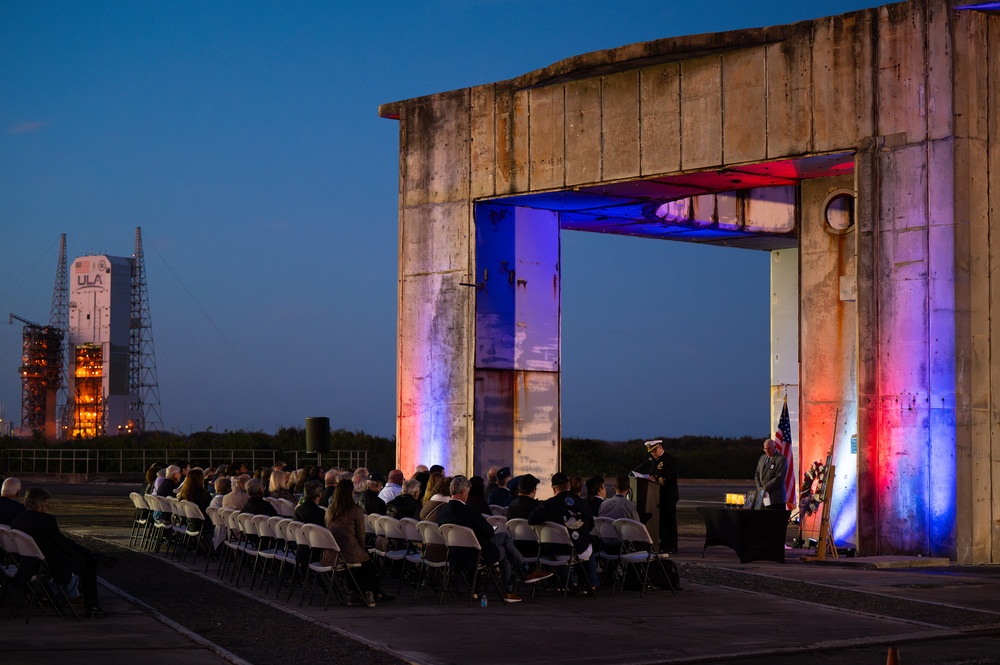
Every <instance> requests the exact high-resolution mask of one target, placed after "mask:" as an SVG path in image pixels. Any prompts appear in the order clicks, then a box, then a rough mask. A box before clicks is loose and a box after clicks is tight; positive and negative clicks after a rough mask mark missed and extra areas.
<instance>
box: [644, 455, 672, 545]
mask: <svg viewBox="0 0 1000 665" xmlns="http://www.w3.org/2000/svg"><path fill="white" fill-rule="evenodd" d="M646 452H648V453H649V457H647V458H646V461H645V462H643V463H642V464H641V465H639V468H638V469H636V471H638V472H640V473H645V474H648V475H649V476H650V477H651V478H652V479H653V480H654V481H655V482H656V484H658V485H659V486H660V551H661V552H668V553H670V554H675V553H676V552H677V500H678V498H679V494H678V492H677V460H675V459H674V458H673V456H672V455H668V454H667V453H666V451H664V450H663V440H662V439H656V440H655V441H647V442H646Z"/></svg>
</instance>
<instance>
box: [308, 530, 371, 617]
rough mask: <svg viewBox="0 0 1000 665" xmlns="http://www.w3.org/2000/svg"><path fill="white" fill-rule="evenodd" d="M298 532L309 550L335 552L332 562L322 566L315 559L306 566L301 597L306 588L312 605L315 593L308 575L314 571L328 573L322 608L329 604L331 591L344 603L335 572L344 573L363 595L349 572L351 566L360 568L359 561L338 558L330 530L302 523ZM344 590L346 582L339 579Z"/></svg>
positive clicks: (319, 573)
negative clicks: (353, 561) (349, 561)
mask: <svg viewBox="0 0 1000 665" xmlns="http://www.w3.org/2000/svg"><path fill="white" fill-rule="evenodd" d="M300 533H302V534H304V535H305V537H306V540H308V541H309V549H310V551H313V550H316V551H321V550H332V551H334V552H336V554H335V555H334V559H333V563H332V564H330V565H328V566H324V565H323V564H322V562H320V561H315V562H313V563H310V564H309V566H308V567H307V568H306V579H305V581H304V582H303V586H302V597H303V598H305V595H306V590H307V589H308V590H309V592H310V594H309V604H310V605H312V599H313V596H314V595H315V592H314V591H313V586H314V585H311V584H310V583H309V582H310V575H311V574H312V573H315V574H316V575H329V577H328V578H327V584H328V586H327V589H326V602H325V603H324V605H323V609H324V610H325V609H327V608H328V607H329V606H330V594H331V593H333V594H334V595H336V596H337V602H339V603H340V604H341V605H343V604H344V599H343V597H342V596H341V593H340V589H338V588H337V573H341V576H343V575H346V576H347V577H348V578H349V579H350V580H351V584H352V585H353V586H354V588H355V589H356V590H357V592H358V594H360V595H362V596H364V594H363V593H362V592H361V587H360V586H359V585H358V581H357V579H356V578H355V577H354V573H352V572H351V569H352V568H360V567H361V564H360V563H345V562H344V561H342V560H341V558H340V546H339V545H338V544H337V539H336V538H334V537H333V534H332V533H330V530H329V529H327V528H326V527H324V526H319V525H318V524H304V525H302V528H301V529H300ZM341 583H342V585H343V586H344V590H345V591H347V584H346V582H344V581H343V580H341ZM301 606H302V600H301V599H300V600H299V607H301Z"/></svg>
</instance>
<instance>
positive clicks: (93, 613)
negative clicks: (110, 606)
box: [87, 607, 108, 619]
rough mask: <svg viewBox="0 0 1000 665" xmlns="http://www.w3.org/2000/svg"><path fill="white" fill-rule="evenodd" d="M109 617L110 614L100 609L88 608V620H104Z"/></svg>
mask: <svg viewBox="0 0 1000 665" xmlns="http://www.w3.org/2000/svg"><path fill="white" fill-rule="evenodd" d="M106 616H108V613H107V612H105V611H104V610H102V609H101V608H100V607H88V608H87V618H88V619H103V618H104V617H106Z"/></svg>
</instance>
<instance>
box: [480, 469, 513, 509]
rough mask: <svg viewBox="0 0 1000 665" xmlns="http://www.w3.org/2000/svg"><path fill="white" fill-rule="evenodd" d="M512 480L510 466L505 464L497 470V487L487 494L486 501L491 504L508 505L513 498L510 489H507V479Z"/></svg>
mask: <svg viewBox="0 0 1000 665" xmlns="http://www.w3.org/2000/svg"><path fill="white" fill-rule="evenodd" d="M509 480H510V467H509V466H505V467H503V468H502V469H498V470H497V489H495V490H493V491H492V492H490V493H489V494H487V495H486V501H487V503H489V504H490V505H491V506H503V507H507V506H508V505H509V504H510V502H511V499H513V498H514V497H513V496H511V493H510V490H509V489H507V481H509Z"/></svg>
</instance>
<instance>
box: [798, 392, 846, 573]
mask: <svg viewBox="0 0 1000 665" xmlns="http://www.w3.org/2000/svg"><path fill="white" fill-rule="evenodd" d="M839 420H840V409H837V415H836V416H834V417H833V441H831V442H830V452H828V453H827V454H826V473H825V474H824V476H823V486H822V487H820V488H819V494H820V496H821V497H822V498H821V499H820V500H821V501H822V502H823V516H822V517H821V518H820V521H819V540H818V541H817V543H816V556H811V557H806V558H805V559H804V560H805V561H823V560H824V559H826V557H827V556H829V557H830V558H831V559H838V558H840V555H839V554H838V553H837V543H836V541H835V540H834V539H833V536H832V535H831V533H830V499H831V498H832V494H833V478H834V475H835V473H836V471H837V469H836V467H834V466H833V447H834V445H835V444H836V443H837V423H838V421H839Z"/></svg>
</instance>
